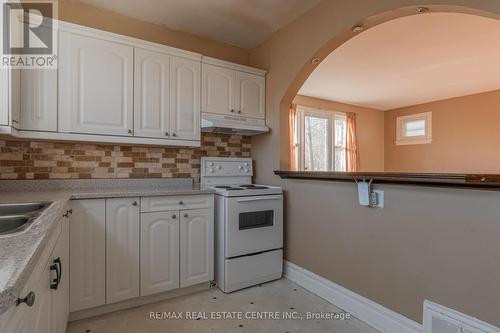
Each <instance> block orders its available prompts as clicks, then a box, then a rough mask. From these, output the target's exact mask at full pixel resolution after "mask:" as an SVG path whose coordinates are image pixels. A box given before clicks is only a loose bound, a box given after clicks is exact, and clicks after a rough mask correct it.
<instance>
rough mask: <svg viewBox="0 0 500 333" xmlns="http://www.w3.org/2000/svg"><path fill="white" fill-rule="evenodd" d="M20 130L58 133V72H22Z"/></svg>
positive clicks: (26, 70)
mask: <svg viewBox="0 0 500 333" xmlns="http://www.w3.org/2000/svg"><path fill="white" fill-rule="evenodd" d="M20 75H21V91H22V94H23V98H22V99H21V112H20V119H19V129H23V130H35V131H50V132H57V71H56V70H48V69H25V70H21V73H20Z"/></svg>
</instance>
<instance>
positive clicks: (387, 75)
mask: <svg viewBox="0 0 500 333" xmlns="http://www.w3.org/2000/svg"><path fill="white" fill-rule="evenodd" d="M499 40H500V21H497V20H494V19H490V18H484V17H479V16H473V15H468V14H457V13H427V14H421V15H413V16H409V17H403V18H398V19H395V20H392V21H389V22H386V23H384V24H381V25H378V26H375V27H373V28H371V29H368V30H366V31H364V32H362V33H360V34H359V35H357V36H355V37H354V38H352V39H351V40H349V41H348V42H346V43H345V44H343V45H342V46H340V47H339V48H338V49H336V50H335V51H334V52H332V53H331V54H330V55H329V56H328V57H327V58H325V59H324V61H322V62H321V63H320V64H319V65H318V67H317V68H316V70H315V71H314V72H313V73H312V74H311V75H310V77H309V78H308V79H307V81H306V82H305V83H304V85H303V86H302V88H301V90H300V92H299V94H300V95H305V96H310V97H316V98H322V99H327V100H333V101H338V102H343V103H348V104H354V105H359V106H366V107H371V108H375V109H379V110H390V109H394V108H399V107H403V106H409V105H416V104H422V103H427V102H431V101H437V100H443V99H448V98H453V97H459V96H466V95H471V94H475V93H480V92H485V91H491V90H497V89H500V43H499Z"/></svg>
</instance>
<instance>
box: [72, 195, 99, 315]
mask: <svg viewBox="0 0 500 333" xmlns="http://www.w3.org/2000/svg"><path fill="white" fill-rule="evenodd" d="M71 209H72V210H73V214H72V215H71V221H70V263H71V265H70V311H71V312H74V311H79V310H83V309H88V308H92V307H96V306H99V305H104V304H105V303H106V233H105V231H106V224H105V222H106V220H105V219H106V213H105V212H106V205H105V200H104V199H92V200H75V201H72V202H71Z"/></svg>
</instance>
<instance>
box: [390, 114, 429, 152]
mask: <svg viewBox="0 0 500 333" xmlns="http://www.w3.org/2000/svg"><path fill="white" fill-rule="evenodd" d="M418 120H424V121H425V134H424V135H418V136H405V135H404V130H405V123H407V122H410V121H418ZM431 142H432V112H422V113H415V114H410V115H407V116H399V117H396V145H397V146H404V145H421V144H429V143H431Z"/></svg>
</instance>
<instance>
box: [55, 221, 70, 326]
mask: <svg viewBox="0 0 500 333" xmlns="http://www.w3.org/2000/svg"><path fill="white" fill-rule="evenodd" d="M57 266H58V267H57ZM51 267H52V268H53V269H52V272H54V269H56V274H55V276H54V274H52V276H53V278H52V284H53V285H54V287H56V286H55V283H54V279H57V278H59V282H57V281H56V282H57V288H56V289H52V293H53V295H52V332H53V333H65V332H66V324H67V323H68V317H69V267H70V265H69V219H67V218H65V219H63V221H62V225H61V236H60V237H59V241H58V242H57V244H56V247H55V248H54V252H53V254H52V262H51ZM57 270H58V271H57Z"/></svg>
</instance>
